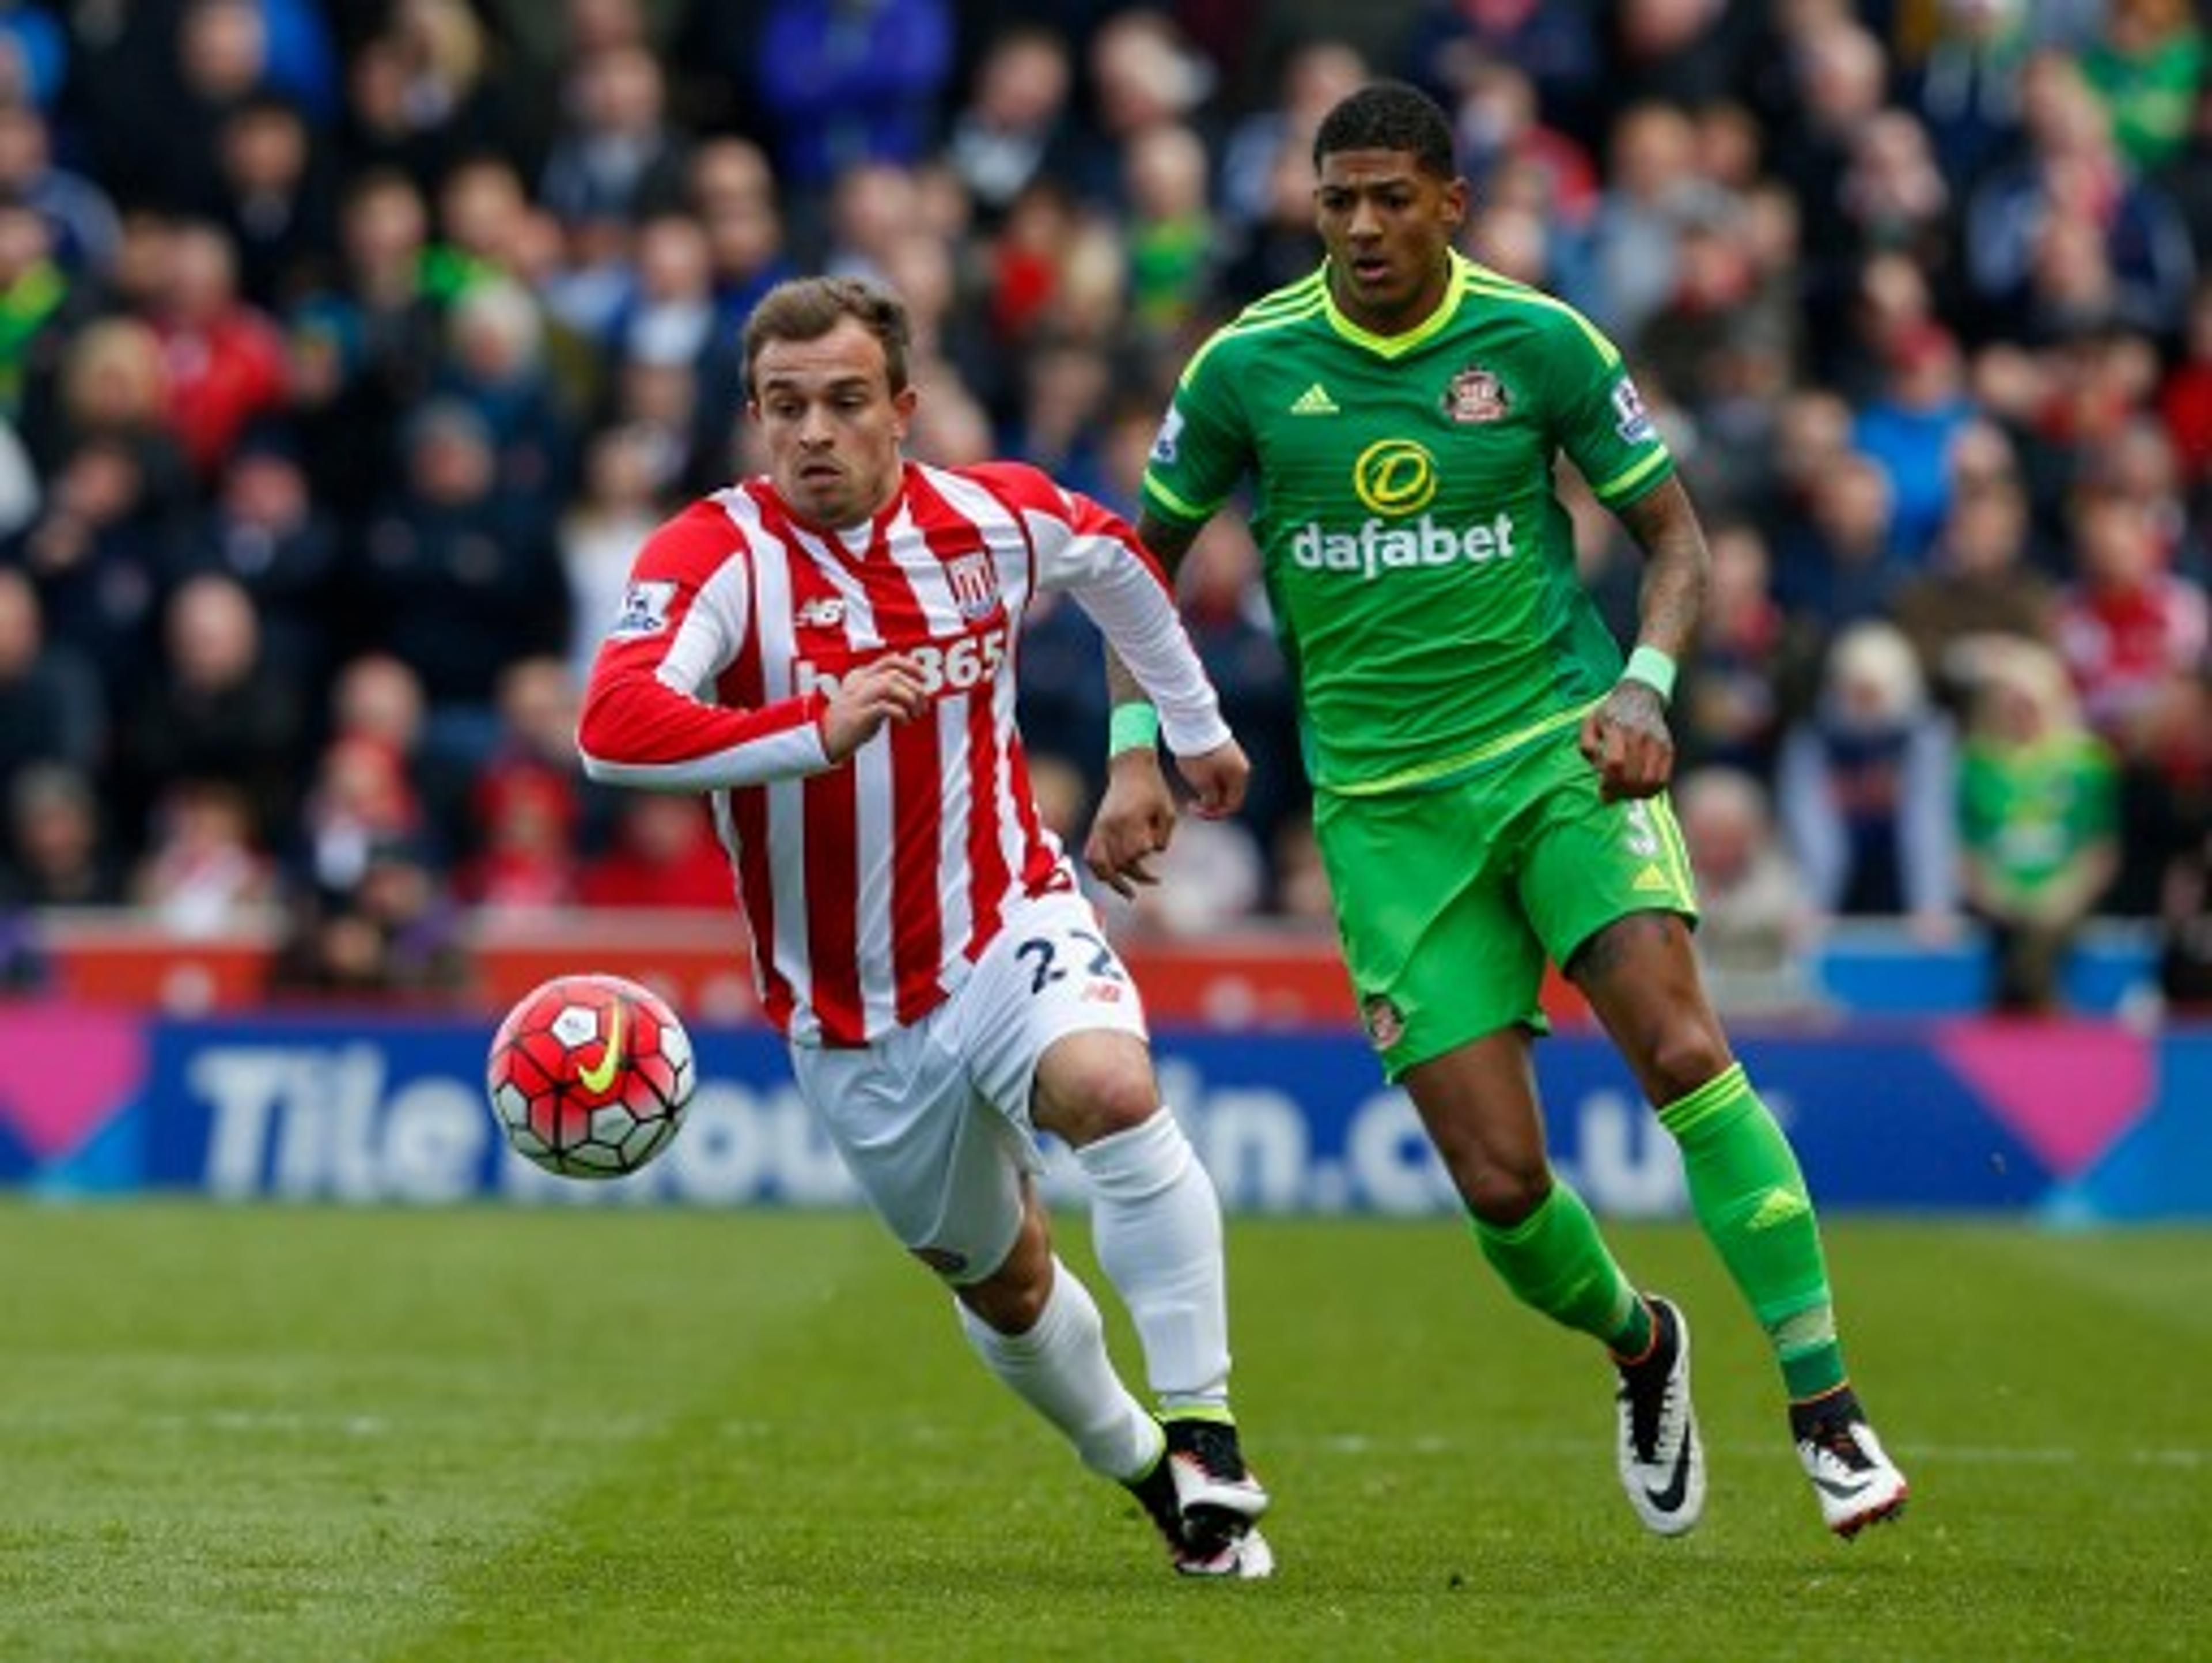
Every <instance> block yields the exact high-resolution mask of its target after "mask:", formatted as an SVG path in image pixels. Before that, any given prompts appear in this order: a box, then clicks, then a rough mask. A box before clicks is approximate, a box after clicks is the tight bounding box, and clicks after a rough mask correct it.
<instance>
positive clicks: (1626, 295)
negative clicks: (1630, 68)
mask: <svg viewBox="0 0 2212 1663" xmlns="http://www.w3.org/2000/svg"><path fill="white" fill-rule="evenodd" d="M1696 146H1697V130H1696V129H1695V128H1694V127H1693V126H1692V124H1691V123H1690V118H1688V117H1687V116H1686V115H1685V114H1684V113H1683V112H1681V111H1680V109H1678V108H1676V107H1675V106H1673V105H1671V104H1660V103H1644V104H1632V105H1630V106H1627V107H1626V108H1625V109H1623V110H1621V112H1620V113H1619V114H1618V115H1617V116H1616V117H1615V118H1613V128H1612V131H1611V133H1610V135H1609V137H1607V146H1606V170H1605V187H1604V189H1603V191H1601V193H1600V195H1599V198H1598V208H1597V212H1596V214H1595V216H1594V217H1593V219H1592V221H1591V222H1590V247H1591V258H1592V267H1591V272H1590V282H1591V287H1590V288H1589V291H1588V292H1587V293H1586V294H1569V295H1568V296H1567V297H1566V298H1568V299H1569V300H1573V301H1575V302H1576V303H1577V304H1578V305H1579V306H1581V307H1582V309H1583V311H1585V312H1587V313H1589V314H1590V315H1591V316H1592V317H1593V318H1595V319H1597V320H1598V321H1599V322H1601V324H1603V325H1604V326H1605V327H1606V329H1607V331H1608V332H1609V333H1611V334H1612V335H1613V337H1615V338H1617V339H1620V340H1626V341H1633V340H1635V339H1637V338H1638V337H1639V336H1640V335H1641V334H1642V332H1643V331H1644V328H1645V326H1646V325H1648V324H1649V323H1650V320H1651V318H1652V316H1653V314H1654V313H1656V312H1657V311H1658V310H1659V308H1660V307H1662V306H1664V305H1665V304H1666V303H1667V297H1668V295H1670V294H1673V293H1674V289H1675V287H1676V284H1677V283H1678V282H1679V281H1680V274H1679V272H1678V270H1677V269H1676V267H1677V261H1678V260H1679V258H1680V239H1681V234H1682V228H1683V227H1684V226H1685V225H1686V224H1687V223H1688V222H1690V221H1691V220H1692V219H1693V218H1696V217H1698V216H1699V215H1708V214H1716V213H1717V214H1725V213H1726V212H1727V211H1728V198H1727V196H1726V193H1725V192H1723V191H1722V190H1721V189H1720V187H1719V186H1717V185H1714V184H1713V183H1712V182H1711V180H1709V179H1703V178H1700V177H1699V174H1698V173H1697V171H1696Z"/></svg>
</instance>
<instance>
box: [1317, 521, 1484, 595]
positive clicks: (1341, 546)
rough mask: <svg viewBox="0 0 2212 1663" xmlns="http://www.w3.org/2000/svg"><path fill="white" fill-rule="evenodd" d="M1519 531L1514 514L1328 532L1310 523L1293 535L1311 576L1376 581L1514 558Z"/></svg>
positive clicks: (1369, 523) (1362, 525) (1377, 523)
mask: <svg viewBox="0 0 2212 1663" xmlns="http://www.w3.org/2000/svg"><path fill="white" fill-rule="evenodd" d="M1513 531H1514V525H1513V516H1512V515H1510V514H1508V513H1501V514H1499V515H1498V516H1497V518H1495V519H1489V520H1477V521H1474V523H1472V524H1469V525H1447V524H1445V523H1444V522H1443V521H1442V520H1439V519H1436V518H1435V517H1434V516H1433V515H1430V514H1423V515H1422V516H1421V517H1420V518H1419V519H1416V520H1413V521H1412V522H1410V523H1405V522H1401V523H1400V524H1398V525H1390V524H1389V523H1388V522H1387V521H1384V520H1383V519H1365V520H1362V521H1361V522H1360V525H1359V529H1358V531H1326V530H1324V529H1322V527H1321V526H1319V525H1315V524H1314V523H1313V522H1312V521H1310V520H1309V521H1308V522H1307V523H1306V524H1305V525H1301V526H1300V527H1298V529H1297V531H1296V532H1295V533H1294V534H1292V536H1291V561H1293V562H1294V563H1296V564H1297V565H1299V566H1302V567H1305V568H1306V569H1307V570H1308V571H1310V572H1356V573H1358V574H1359V576H1360V577H1361V578H1362V579H1363V580H1366V581H1369V582H1372V581H1373V580H1375V579H1376V577H1378V576H1379V575H1381V574H1383V573H1384V572H1388V571H1394V570H1398V569H1402V568H1404V567H1414V566H1450V565H1453V564H1455V562H1457V561H1462V560H1463V561H1468V563H1469V564H1471V565H1475V566H1481V565H1486V564H1487V563H1488V562H1489V561H1493V560H1510V559H1512V558H1513V556H1514V555H1516V554H1518V553H1519V552H1520V550H1519V549H1517V548H1516V546H1515V544H1514V542H1513Z"/></svg>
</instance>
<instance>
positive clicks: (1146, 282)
mask: <svg viewBox="0 0 2212 1663" xmlns="http://www.w3.org/2000/svg"><path fill="white" fill-rule="evenodd" d="M1123 155H1124V157H1125V160H1126V167H1125V169H1124V172H1123V176H1122V177H1123V181H1124V184H1123V191H1124V194H1125V196H1126V197H1127V200H1128V215H1127V224H1126V226H1125V228H1124V232H1123V234H1124V236H1125V237H1126V238H1127V243H1128V250H1129V322H1130V325H1132V327H1133V330H1134V331H1135V332H1136V333H1137V334H1138V335H1139V337H1142V338H1143V339H1144V341H1145V342H1146V344H1148V345H1151V346H1154V347H1157V348H1159V349H1164V350H1166V351H1169V352H1176V351H1179V350H1180V349H1181V348H1182V346H1184V345H1185V344H1187V343H1188V339H1189V337H1191V336H1192V334H1193V332H1194V331H1195V330H1196V328H1197V325H1199V324H1200V322H1201V321H1202V314H1200V313H1198V312H1197V311H1196V310H1195V308H1196V307H1197V305H1198V303H1199V302H1200V300H1201V299H1202V298H1203V297H1204V295H1205V294H1206V291H1207V289H1208V288H1210V287H1211V286H1212V264H1213V258H1214V247H1215V243H1216V240H1217V238H1216V234H1215V222H1214V217H1213V205H1212V197H1211V193H1210V191H1209V188H1208V178H1207V163H1206V146H1205V143H1204V142H1203V141H1201V140H1200V137H1199V136H1198V134H1197V132H1196V131H1195V130H1193V129H1192V128H1189V127H1188V126H1185V125H1183V124H1182V123H1180V122H1169V121H1163V122H1156V123H1154V124H1152V126H1150V127H1147V128H1146V129H1145V130H1143V131H1141V132H1138V133H1133V134H1131V135H1130V137H1129V143H1128V148H1127V150H1126V151H1125V152H1124V153H1123Z"/></svg>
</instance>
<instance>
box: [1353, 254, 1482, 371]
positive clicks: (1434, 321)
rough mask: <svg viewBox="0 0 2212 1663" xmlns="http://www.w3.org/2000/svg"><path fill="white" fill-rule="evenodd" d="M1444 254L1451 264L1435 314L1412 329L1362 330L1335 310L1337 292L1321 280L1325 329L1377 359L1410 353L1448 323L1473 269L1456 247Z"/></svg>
mask: <svg viewBox="0 0 2212 1663" xmlns="http://www.w3.org/2000/svg"><path fill="white" fill-rule="evenodd" d="M1444 255H1445V258H1447V259H1449V261H1450V262H1451V278H1450V281H1449V282H1446V283H1445V284H1444V293H1443V299H1442V300H1438V301H1437V309H1436V310H1435V311H1434V312H1431V313H1429V315H1428V316H1427V317H1425V318H1424V319H1421V321H1420V322H1419V323H1418V324H1415V325H1413V328H1411V329H1409V330H1407V331H1403V332H1402V333H1401V334H1397V335H1377V334H1376V333H1375V331H1372V330H1368V329H1362V328H1361V327H1360V326H1359V325H1358V324H1355V323H1353V322H1352V319H1349V318H1347V317H1346V316H1345V315H1344V314H1343V313H1341V312H1339V311H1338V310H1337V309H1336V291H1335V290H1334V289H1333V288H1330V287H1329V285H1328V281H1327V279H1326V278H1325V277H1324V279H1323V281H1322V286H1321V298H1322V315H1323V316H1325V317H1326V318H1327V319H1328V326H1329V327H1330V328H1331V329H1333V330H1334V331H1336V332H1337V333H1338V334H1339V335H1341V336H1342V337H1344V338H1345V339H1346V340H1347V341H1349V342H1351V343H1352V344H1353V345H1354V346H1359V347H1364V348H1366V349H1367V350H1368V351H1370V352H1371V353H1373V354H1375V355H1376V357H1378V358H1396V357H1399V356H1401V355H1404V354H1406V353H1408V352H1411V351H1413V349H1415V348H1416V347H1418V346H1420V345H1421V344H1422V343H1425V342H1426V341H1427V340H1428V339H1429V338H1430V337H1431V336H1433V335H1435V334H1436V333H1437V331H1440V330H1441V329H1443V327H1444V325H1447V324H1449V322H1450V321H1451V319H1452V314H1453V313H1455V311H1456V310H1457V309H1458V307H1459V298H1460V290H1461V288H1462V287H1464V286H1465V284H1466V282H1467V278H1468V273H1469V272H1471V271H1473V270H1474V261H1472V260H1470V259H1468V258H1467V256H1466V255H1464V254H1462V253H1461V252H1459V251H1458V250H1457V249H1455V248H1451V249H1446V250H1445V251H1444Z"/></svg>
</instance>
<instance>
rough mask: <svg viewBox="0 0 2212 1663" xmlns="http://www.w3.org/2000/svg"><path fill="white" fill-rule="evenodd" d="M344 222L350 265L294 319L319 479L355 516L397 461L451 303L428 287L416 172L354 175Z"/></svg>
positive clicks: (300, 402)
mask: <svg viewBox="0 0 2212 1663" xmlns="http://www.w3.org/2000/svg"><path fill="white" fill-rule="evenodd" d="M338 223H339V242H340V253H341V258H340V265H339V270H337V272H336V273H335V274H334V275H333V276H332V278H331V281H330V282H328V283H327V284H325V286H324V287H322V288H319V289H318V290H317V291H316V292H315V293H314V294H312V295H310V296H308V297H307V298H306V299H304V300H301V301H300V302H299V303H298V304H297V305H296V306H295V307H293V309H292V310H291V312H290V313H289V314H288V316H287V319H286V324H287V328H288V331H289V338H288V343H287V346H288V355H289V373H288V379H289V385H290V387H291V392H292V399H293V405H294V410H293V414H292V422H293V426H294V430H295V431H296V432H297V433H298V434H300V436H301V456H302V460H303V462H304V464H305V465H306V468H307V478H308V482H309V483H310V484H311V485H312V486H313V490H314V494H315V495H316V496H317V497H318V498H319V500H320V501H322V502H323V504H324V505H325V507H327V508H328V509H329V510H330V512H331V514H332V515H333V517H335V518H337V519H339V520H341V521H344V520H350V519H353V518H354V517H355V516H356V515H362V514H366V513H368V510H369V508H370V507H371V506H372V505H373V504H374V502H375V501H376V499H377V498H378V496H379V495H380V494H381V493H382V491H383V489H384V487H385V484H386V482H387V481H388V480H389V479H390V477H391V475H392V470H393V469H394V468H395V467H396V466H397V464H398V454H399V452H398V442H397V437H396V435H397V430H398V424H399V421H400V417H401V415H402V413H403V412H404V411H405V410H410V409H411V408H413V406H414V405H415V404H417V403H418V402H420V401H421V399H422V398H423V397H424V396H425V394H426V392H427V391H428V387H429V385H430V379H431V376H432V374H433V373H435V366H436V362H437V357H438V350H439V344H440V318H439V313H440V307H441V302H440V301H439V300H438V299H437V298H436V297H435V295H434V294H432V293H431V292H430V290H429V288H428V284H427V282H426V277H427V266H428V244H429V209H428V205H427V204H426V203H425V202H424V201H423V198H422V192H421V191H418V190H416V187H415V185H413V184H412V183H411V182H410V180H409V179H407V178H406V177H405V175H404V174H402V173H397V172H392V171H389V170H383V169H371V170H369V171H368V172H366V173H361V174H359V175H357V176H356V177H354V178H353V179H351V180H350V182H349V185H348V187H347V189H346V191H345V193H344V196H343V200H342V201H341V203H340V204H339V208H338Z"/></svg>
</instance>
